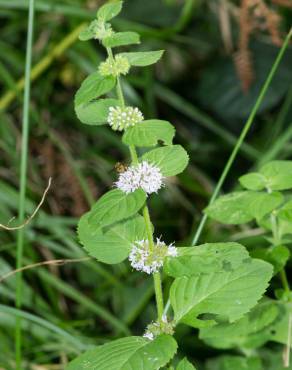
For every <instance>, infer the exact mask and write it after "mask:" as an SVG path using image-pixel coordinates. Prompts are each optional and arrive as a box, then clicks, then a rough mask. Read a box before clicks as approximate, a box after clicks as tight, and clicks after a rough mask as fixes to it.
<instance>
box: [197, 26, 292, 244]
mask: <svg viewBox="0 0 292 370" xmlns="http://www.w3.org/2000/svg"><path fill="white" fill-rule="evenodd" d="M291 36H292V29H291V30H290V32H289V33H288V35H287V36H286V38H285V41H284V43H283V45H282V47H281V49H280V51H279V53H278V55H277V58H276V60H275V61H274V63H273V65H272V68H271V70H270V72H269V75H268V77H267V79H266V81H265V83H264V85H263V87H262V89H261V91H260V94H259V96H258V98H257V101H256V103H255V105H254V107H253V109H252V111H251V113H250V115H249V118H248V120H247V121H246V123H245V125H244V127H243V129H242V132H241V134H240V136H239V138H238V140H237V142H236V145H235V147H234V149H233V150H232V152H231V154H230V157H229V159H228V161H227V163H226V165H225V167H224V169H223V172H222V174H221V176H220V178H219V181H218V183H217V185H216V187H215V189H214V192H213V194H212V197H211V199H210V201H209V204H212V203H213V202H214V200H215V199H216V198H217V196H218V194H219V192H220V190H221V187H222V185H223V183H224V181H225V179H226V177H227V175H228V173H229V171H230V168H231V166H232V164H233V162H234V160H235V158H236V156H237V153H238V151H239V150H240V148H241V146H242V144H243V142H244V140H245V138H246V135H247V133H248V131H249V129H250V127H251V125H252V124H253V121H254V118H255V116H256V114H257V111H258V109H259V107H260V105H261V103H262V101H263V99H264V97H265V94H266V92H267V90H268V88H269V86H270V84H271V81H272V79H273V77H274V75H275V73H276V71H277V69H278V66H279V64H280V62H281V60H282V58H283V56H284V54H285V51H286V49H287V47H288V45H289V40H290V38H291ZM207 218H208V217H207V215H206V214H204V216H203V217H202V219H201V222H200V224H199V226H198V228H197V231H196V233H195V235H194V236H193V238H192V245H196V244H197V242H198V240H199V238H200V236H201V233H202V231H203V228H204V226H205V223H206V221H207Z"/></svg>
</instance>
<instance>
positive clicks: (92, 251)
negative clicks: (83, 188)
mask: <svg viewBox="0 0 292 370" xmlns="http://www.w3.org/2000/svg"><path fill="white" fill-rule="evenodd" d="M90 216H91V213H90V212H88V213H86V214H85V215H83V216H82V217H81V219H80V221H79V223H78V237H79V240H80V242H81V244H82V245H83V247H84V249H85V250H86V251H87V252H88V254H89V255H90V256H92V257H94V258H96V259H97V260H99V261H101V262H103V263H108V264H115V263H120V262H122V261H123V260H124V259H126V258H127V257H128V255H129V252H130V250H131V245H132V242H133V241H135V240H141V239H145V238H146V236H147V232H146V227H145V223H144V220H143V217H142V216H140V215H136V216H134V217H132V218H130V219H128V220H125V221H122V222H119V223H117V224H115V225H113V226H112V227H110V228H108V230H107V231H106V232H102V230H101V229H98V228H97V227H96V226H95V225H94V224H93V223H92V222H90Z"/></svg>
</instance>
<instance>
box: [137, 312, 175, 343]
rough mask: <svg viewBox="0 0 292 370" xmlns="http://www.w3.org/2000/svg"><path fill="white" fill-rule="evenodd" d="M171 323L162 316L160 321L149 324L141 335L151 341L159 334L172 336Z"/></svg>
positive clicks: (172, 326)
mask: <svg viewBox="0 0 292 370" xmlns="http://www.w3.org/2000/svg"><path fill="white" fill-rule="evenodd" d="M173 328H174V325H173V322H168V321H167V317H166V316H165V315H163V316H162V318H161V321H155V322H152V323H151V324H149V325H148V326H147V328H146V331H145V333H144V335H143V337H144V338H147V339H149V340H153V339H155V338H156V337H158V336H159V335H161V334H169V335H173V333H174V330H173Z"/></svg>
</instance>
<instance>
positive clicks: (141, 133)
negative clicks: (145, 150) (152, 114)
mask: <svg viewBox="0 0 292 370" xmlns="http://www.w3.org/2000/svg"><path fill="white" fill-rule="evenodd" d="M174 135H175V129H174V127H173V126H172V124H170V123H169V122H167V121H162V120H158V119H151V120H146V121H143V122H141V123H140V124H137V125H135V126H133V127H130V128H128V129H127V130H126V132H125V133H124V136H123V142H124V143H125V144H127V145H134V146H138V147H150V146H155V145H157V143H158V141H159V140H161V141H163V142H164V144H165V145H171V144H172V139H173V137H174Z"/></svg>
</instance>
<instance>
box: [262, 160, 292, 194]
mask: <svg viewBox="0 0 292 370" xmlns="http://www.w3.org/2000/svg"><path fill="white" fill-rule="evenodd" d="M259 172H260V173H261V174H262V175H264V176H265V178H266V183H267V185H266V186H267V187H268V188H269V189H271V190H287V189H291V188H292V161H272V162H269V163H267V164H265V165H264V166H263V167H262V168H261V169H260V171H259Z"/></svg>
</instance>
